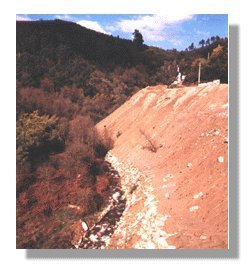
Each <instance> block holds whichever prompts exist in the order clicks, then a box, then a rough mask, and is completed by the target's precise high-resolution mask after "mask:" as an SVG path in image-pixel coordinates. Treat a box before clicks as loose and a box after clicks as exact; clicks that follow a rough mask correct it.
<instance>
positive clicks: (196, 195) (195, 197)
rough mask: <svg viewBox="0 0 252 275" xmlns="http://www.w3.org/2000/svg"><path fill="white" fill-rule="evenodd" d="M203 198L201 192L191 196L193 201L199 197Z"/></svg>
mask: <svg viewBox="0 0 252 275" xmlns="http://www.w3.org/2000/svg"><path fill="white" fill-rule="evenodd" d="M202 196H203V192H199V193H198V194H195V195H194V196H193V198H194V199H199V198H200V197H202Z"/></svg>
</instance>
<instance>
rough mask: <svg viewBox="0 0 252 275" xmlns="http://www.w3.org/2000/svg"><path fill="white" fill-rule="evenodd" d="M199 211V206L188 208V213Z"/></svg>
mask: <svg viewBox="0 0 252 275" xmlns="http://www.w3.org/2000/svg"><path fill="white" fill-rule="evenodd" d="M198 209H199V206H198V205H195V206H191V207H190V208H189V211H190V212H195V211H197V210H198Z"/></svg>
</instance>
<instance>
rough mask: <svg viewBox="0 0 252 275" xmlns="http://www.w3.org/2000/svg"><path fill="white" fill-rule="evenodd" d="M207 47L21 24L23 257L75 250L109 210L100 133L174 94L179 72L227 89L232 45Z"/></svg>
mask: <svg viewBox="0 0 252 275" xmlns="http://www.w3.org/2000/svg"><path fill="white" fill-rule="evenodd" d="M201 42H202V41H201ZM203 42H204V43H203ZM203 42H202V43H201V46H200V48H195V47H194V45H190V47H189V48H188V49H187V50H185V51H181V52H179V51H177V50H175V49H173V50H163V49H159V48H155V47H149V46H147V45H139V44H138V43H135V42H134V41H131V40H125V39H121V38H119V37H113V36H109V35H105V34H102V33H97V32H95V31H92V30H89V29H86V28H84V27H81V26H79V25H78V24H75V23H71V22H65V21H61V20H54V21H33V22H17V41H16V43H17V51H16V57H17V247H18V248H52V247H55V248H61V247H62V248H69V247H71V246H72V243H71V239H72V238H73V235H74V232H75V229H76V228H75V226H74V225H75V223H76V222H77V221H78V220H80V219H83V218H84V219H88V218H90V216H92V215H93V213H95V212H96V211H98V210H99V209H101V207H102V206H103V205H104V204H105V202H106V196H107V193H106V192H107V189H106V187H107V186H108V184H109V181H110V178H109V176H108V175H107V170H108V167H107V165H106V163H105V161H104V156H105V154H106V153H107V151H108V150H109V149H110V148H111V147H112V146H113V141H112V140H111V139H110V137H109V133H108V132H107V131H106V129H105V130H104V133H103V135H102V136H101V135H99V134H98V133H97V132H96V130H95V128H94V124H95V123H97V122H99V121H100V120H101V119H103V118H104V117H106V116H107V115H108V114H110V113H111V112H112V111H114V110H115V109H116V108H118V107H119V106H121V105H122V104H123V103H124V102H125V101H126V100H127V99H128V98H129V97H130V96H131V95H133V94H134V93H135V92H136V91H138V90H140V89H141V88H143V87H146V86H149V85H156V84H166V85H169V84H171V83H172V82H173V81H174V79H175V77H176V71H177V65H179V67H180V71H181V72H182V73H183V74H185V75H186V81H187V83H188V84H191V83H194V82H196V80H197V73H198V64H199V61H200V62H201V64H202V80H203V81H210V80H213V79H216V78H217V79H221V81H222V82H227V81H228V79H227V76H228V64H227V60H228V54H227V53H228V52H227V50H228V40H227V39H226V38H225V39H222V38H219V37H213V38H212V39H211V40H210V39H209V40H208V41H203ZM48 236H50V238H49V237H48Z"/></svg>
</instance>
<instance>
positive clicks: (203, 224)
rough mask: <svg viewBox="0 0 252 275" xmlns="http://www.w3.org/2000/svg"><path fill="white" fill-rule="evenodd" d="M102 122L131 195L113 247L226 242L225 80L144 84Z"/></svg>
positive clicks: (113, 159) (208, 245)
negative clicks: (176, 85)
mask: <svg viewBox="0 0 252 275" xmlns="http://www.w3.org/2000/svg"><path fill="white" fill-rule="evenodd" d="M104 126H105V127H104ZM97 129H98V130H99V131H100V132H101V133H103V132H104V129H106V131H108V132H109V134H111V135H112V137H113V139H114V141H115V144H114V148H113V149H112V150H111V151H110V152H109V153H108V155H107V160H108V161H109V162H110V163H111V164H112V166H114V168H115V169H116V170H117V171H118V173H119V175H120V177H121V182H122V187H123V190H124V191H125V196H126V199H127V207H126V209H125V211H124V213H123V216H122V218H121V220H120V222H119V224H118V227H117V229H116V231H115V233H114V234H113V236H112V238H111V240H110V242H109V244H108V246H107V247H108V248H227V246H228V86H227V85H226V84H221V85H208V86H206V87H184V88H174V89H168V88H167V87H166V86H161V85H160V86H155V87H147V88H145V89H143V90H141V91H139V92H138V93H136V94H135V95H134V96H133V97H132V98H131V99H130V100H129V101H127V102H126V103H125V104H123V105H122V106H121V107H120V108H118V109H117V110H116V111H115V112H113V113H112V114H111V115H109V116H108V117H107V118H105V119H104V120H102V121H101V122H100V123H99V124H98V125H97Z"/></svg>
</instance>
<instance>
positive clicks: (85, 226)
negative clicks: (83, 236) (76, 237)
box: [81, 221, 88, 231]
mask: <svg viewBox="0 0 252 275" xmlns="http://www.w3.org/2000/svg"><path fill="white" fill-rule="evenodd" d="M81 226H82V228H83V229H84V230H85V231H88V225H87V223H85V222H83V221H82V222H81Z"/></svg>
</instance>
